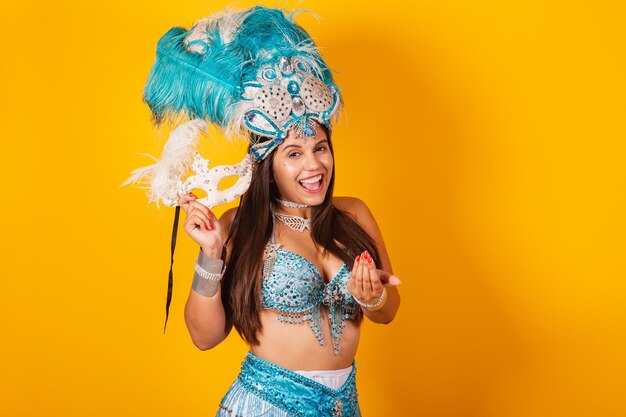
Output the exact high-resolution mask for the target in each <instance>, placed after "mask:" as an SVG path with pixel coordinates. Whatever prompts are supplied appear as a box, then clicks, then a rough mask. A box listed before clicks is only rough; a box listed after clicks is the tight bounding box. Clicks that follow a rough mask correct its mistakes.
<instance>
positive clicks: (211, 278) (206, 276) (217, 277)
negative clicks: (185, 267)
mask: <svg viewBox="0 0 626 417" xmlns="http://www.w3.org/2000/svg"><path fill="white" fill-rule="evenodd" d="M194 270H195V271H196V273H197V274H198V275H200V277H202V278H204V279H208V280H209V281H219V280H221V279H222V276H223V275H224V272H220V273H217V274H216V273H213V272H209V271H206V270H204V269H202V267H201V266H200V265H199V264H198V262H196V264H195V265H194Z"/></svg>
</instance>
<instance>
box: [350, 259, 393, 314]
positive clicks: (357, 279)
mask: <svg viewBox="0 0 626 417" xmlns="http://www.w3.org/2000/svg"><path fill="white" fill-rule="evenodd" d="M400 283H401V282H400V279H398V277H396V276H395V275H393V274H391V273H389V272H387V271H383V270H380V269H376V265H375V264H374V260H373V259H372V257H371V256H370V254H369V253H368V252H367V251H365V252H363V253H362V254H360V255H359V256H357V257H356V259H355V261H354V267H353V268H352V272H351V273H350V280H349V281H348V284H347V289H348V291H349V292H350V294H352V296H353V297H355V298H358V299H359V300H363V301H365V302H367V303H370V302H374V301H376V300H378V299H379V298H380V296H381V295H382V293H383V286H384V285H385V284H389V285H393V286H396V285H399V284H400Z"/></svg>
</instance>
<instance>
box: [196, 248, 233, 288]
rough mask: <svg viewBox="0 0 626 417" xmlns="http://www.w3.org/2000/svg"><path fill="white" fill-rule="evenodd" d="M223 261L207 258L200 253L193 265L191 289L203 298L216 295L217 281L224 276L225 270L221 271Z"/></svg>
mask: <svg viewBox="0 0 626 417" xmlns="http://www.w3.org/2000/svg"><path fill="white" fill-rule="evenodd" d="M223 265H224V261H222V260H221V259H213V258H209V257H208V256H206V255H205V254H204V252H202V249H200V253H199V254H198V260H197V261H196V264H195V265H194V271H195V272H194V274H193V282H192V283H191V289H193V290H194V291H195V292H197V293H198V294H200V295H203V296H205V297H212V296H214V295H215V294H216V293H217V289H218V288H219V285H220V284H219V281H220V280H221V279H222V276H223V275H224V271H225V270H226V269H225V268H224V269H222V266H223Z"/></svg>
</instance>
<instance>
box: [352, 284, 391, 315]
mask: <svg viewBox="0 0 626 417" xmlns="http://www.w3.org/2000/svg"><path fill="white" fill-rule="evenodd" d="M354 301H356V302H357V303H358V304H359V305H360V306H363V307H365V308H367V309H368V310H370V311H376V310H380V309H381V308H382V305H383V304H384V302H386V301H387V288H384V287H383V293H382V294H381V295H380V297H378V300H376V301H375V302H373V303H371V304H370V303H366V302H365V301H363V300H360V299H358V298H356V297H354Z"/></svg>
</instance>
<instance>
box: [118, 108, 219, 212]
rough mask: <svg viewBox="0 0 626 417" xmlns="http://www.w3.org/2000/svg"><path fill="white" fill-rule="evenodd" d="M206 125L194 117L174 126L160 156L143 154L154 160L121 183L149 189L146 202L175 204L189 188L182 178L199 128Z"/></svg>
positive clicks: (187, 166)
mask: <svg viewBox="0 0 626 417" xmlns="http://www.w3.org/2000/svg"><path fill="white" fill-rule="evenodd" d="M206 129H208V125H207V123H206V122H205V121H204V120H201V119H194V120H191V121H189V122H186V123H183V124H182V125H180V126H178V127H177V128H176V129H174V130H173V131H172V132H171V133H170V136H169V138H168V140H167V143H166V144H165V147H164V148H163V153H162V154H161V159H160V160H159V159H157V158H155V157H154V156H152V155H147V154H142V155H146V156H148V157H149V158H152V159H153V160H155V161H156V162H155V163H154V164H152V165H149V166H146V167H143V168H137V169H135V170H133V171H131V173H130V174H131V175H130V177H129V178H128V179H127V180H126V181H125V182H124V183H123V184H122V185H121V186H124V185H127V184H130V183H132V184H133V186H136V187H139V188H147V189H148V197H149V202H153V201H156V203H157V205H158V202H159V200H161V201H163V203H164V204H165V205H167V206H175V205H176V204H177V203H178V199H179V198H180V196H182V195H183V194H185V193H187V192H188V191H189V190H186V189H185V186H184V183H183V181H182V179H183V178H184V176H185V174H186V173H187V171H188V169H189V166H190V165H191V163H192V161H193V152H194V151H195V148H196V143H197V138H198V134H199V133H200V131H203V130H206Z"/></svg>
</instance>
